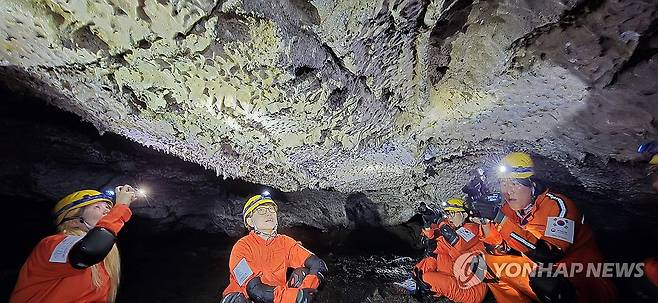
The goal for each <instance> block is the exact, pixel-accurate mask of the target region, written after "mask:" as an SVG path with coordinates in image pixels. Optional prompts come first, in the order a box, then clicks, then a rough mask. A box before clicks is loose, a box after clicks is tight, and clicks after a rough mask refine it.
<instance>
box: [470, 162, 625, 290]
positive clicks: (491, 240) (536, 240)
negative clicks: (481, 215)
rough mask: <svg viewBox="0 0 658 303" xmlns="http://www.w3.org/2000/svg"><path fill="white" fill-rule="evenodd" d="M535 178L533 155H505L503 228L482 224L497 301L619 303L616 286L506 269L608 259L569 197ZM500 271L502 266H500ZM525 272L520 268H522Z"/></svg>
mask: <svg viewBox="0 0 658 303" xmlns="http://www.w3.org/2000/svg"><path fill="white" fill-rule="evenodd" d="M533 176H534V163H533V161H532V159H531V158H530V155H528V154H526V153H519V152H514V153H510V154H508V155H507V156H505V157H504V158H503V160H502V162H501V166H500V167H499V171H498V178H499V180H500V183H501V184H500V186H501V193H502V195H503V197H504V199H505V202H504V204H503V205H502V208H501V213H499V216H498V218H499V219H498V220H496V221H498V223H497V224H494V223H492V222H486V220H484V219H482V220H480V221H478V223H484V224H483V225H482V228H483V233H484V235H485V238H484V239H483V240H484V241H485V242H486V243H487V245H490V246H489V247H490V248H491V249H490V250H489V251H490V252H492V253H493V254H492V255H487V256H486V257H485V258H486V261H487V263H488V264H489V266H490V267H491V268H494V269H495V268H502V269H503V270H496V273H497V274H498V278H499V279H500V281H499V283H490V284H489V287H490V289H491V290H492V292H493V294H494V297H495V298H496V301H497V302H530V301H533V300H534V301H537V300H538V301H541V302H574V301H575V302H614V301H616V298H617V293H616V289H615V287H614V285H613V284H612V281H611V280H610V279H607V278H601V277H586V276H585V271H582V272H581V273H580V274H579V273H578V272H575V271H574V272H575V274H574V275H573V276H571V275H569V276H567V277H565V276H560V275H549V274H547V273H546V274H542V275H539V274H537V275H534V276H533V275H530V274H521V275H519V274H517V273H519V271H516V270H504V268H505V266H510V265H511V264H516V265H520V266H521V267H520V268H535V269H536V268H537V267H536V266H541V268H545V267H547V266H550V265H553V266H554V267H555V266H559V265H560V264H564V265H566V266H567V268H571V267H570V265H571V264H573V263H581V264H583V265H584V266H585V268H587V264H588V263H593V264H596V263H601V262H603V258H602V256H601V254H600V253H599V249H598V247H597V245H596V242H595V240H594V236H593V233H592V230H591V228H590V227H589V226H588V225H587V224H585V223H584V217H583V216H582V215H581V214H580V212H579V210H578V209H577V208H576V205H575V204H574V203H573V202H572V201H571V200H570V199H568V198H567V197H565V196H564V195H561V194H558V193H555V192H553V191H551V190H550V189H547V188H545V187H544V186H542V185H541V183H539V182H538V181H537V180H535V179H534V178H533ZM497 266H498V267H497ZM517 268H519V267H517Z"/></svg>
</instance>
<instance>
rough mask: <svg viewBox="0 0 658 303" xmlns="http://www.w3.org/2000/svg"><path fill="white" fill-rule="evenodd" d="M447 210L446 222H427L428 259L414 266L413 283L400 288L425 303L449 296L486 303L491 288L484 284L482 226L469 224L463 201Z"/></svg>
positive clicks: (453, 202) (447, 206)
mask: <svg viewBox="0 0 658 303" xmlns="http://www.w3.org/2000/svg"><path fill="white" fill-rule="evenodd" d="M443 211H444V212H445V214H446V219H443V220H441V221H440V222H435V220H432V219H428V218H424V219H423V221H425V228H423V231H422V235H421V236H422V237H423V240H424V242H425V243H426V250H425V257H424V258H423V259H422V260H421V261H420V262H419V263H418V264H416V266H415V267H414V274H413V275H414V277H413V278H411V279H413V282H412V281H411V280H408V281H405V282H404V283H400V284H399V285H398V286H401V287H405V286H406V287H407V289H408V290H410V292H411V293H414V294H415V295H416V296H417V297H419V299H421V300H423V299H425V298H427V297H435V298H438V297H447V298H448V299H450V300H452V301H455V302H464V303H478V302H482V300H484V297H485V295H486V293H487V286H486V284H484V283H482V282H483V281H484V280H485V279H484V275H485V269H483V268H481V266H485V262H484V260H483V259H482V255H483V251H484V245H483V243H482V242H481V241H480V238H481V234H480V226H479V225H477V224H475V223H470V222H468V221H467V218H468V212H467V208H466V206H465V202H464V200H462V199H449V200H448V201H447V203H445V207H444V208H443ZM433 221H434V222H433ZM474 268H475V269H474ZM403 284H405V285H403Z"/></svg>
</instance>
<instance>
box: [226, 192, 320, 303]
mask: <svg viewBox="0 0 658 303" xmlns="http://www.w3.org/2000/svg"><path fill="white" fill-rule="evenodd" d="M277 211H278V208H277V205H276V203H275V202H274V200H272V198H271V197H270V195H269V193H263V194H262V195H256V196H253V197H251V198H250V199H249V200H248V201H247V203H245V205H244V207H243V210H242V219H243V222H244V225H245V227H247V228H248V229H249V230H250V232H249V234H248V235H247V236H244V237H242V238H241V239H240V240H238V242H237V243H235V245H234V246H233V249H232V251H231V257H230V259H229V271H230V281H229V285H228V287H226V289H225V290H224V292H223V298H222V301H221V302H222V303H244V302H255V303H311V302H312V301H313V298H314V296H315V294H316V292H317V289H318V287H319V286H320V283H321V282H322V280H323V279H324V277H325V274H326V272H327V265H326V264H325V262H324V261H322V259H320V258H318V257H317V256H316V255H315V254H313V253H311V252H310V251H309V250H307V249H306V248H304V247H303V246H302V245H301V243H300V242H297V241H295V240H294V239H293V238H291V237H288V236H286V235H280V234H277V226H278V219H277ZM289 268H293V269H294V271H293V273H292V275H291V277H290V279H289V280H288V281H287V282H286V272H287V270H288V269H289Z"/></svg>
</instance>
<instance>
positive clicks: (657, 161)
mask: <svg viewBox="0 0 658 303" xmlns="http://www.w3.org/2000/svg"><path fill="white" fill-rule="evenodd" d="M649 164H650V165H658V155H653V157H651V161H649Z"/></svg>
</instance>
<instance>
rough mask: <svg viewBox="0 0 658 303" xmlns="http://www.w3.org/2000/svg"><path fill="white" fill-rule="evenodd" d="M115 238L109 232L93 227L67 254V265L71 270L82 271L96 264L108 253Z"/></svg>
mask: <svg viewBox="0 0 658 303" xmlns="http://www.w3.org/2000/svg"><path fill="white" fill-rule="evenodd" d="M115 241H116V236H115V235H114V233H112V232H111V231H109V230H107V229H105V228H102V227H94V228H92V229H91V230H90V231H89V232H88V233H87V235H85V236H84V237H83V238H82V239H81V240H80V241H78V243H75V245H73V247H72V248H71V251H70V252H69V263H70V264H71V266H73V268H77V269H84V268H87V267H89V266H92V265H94V264H97V263H99V262H101V261H103V259H105V256H107V254H108V253H110V250H111V249H112V246H114V242H115Z"/></svg>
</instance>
